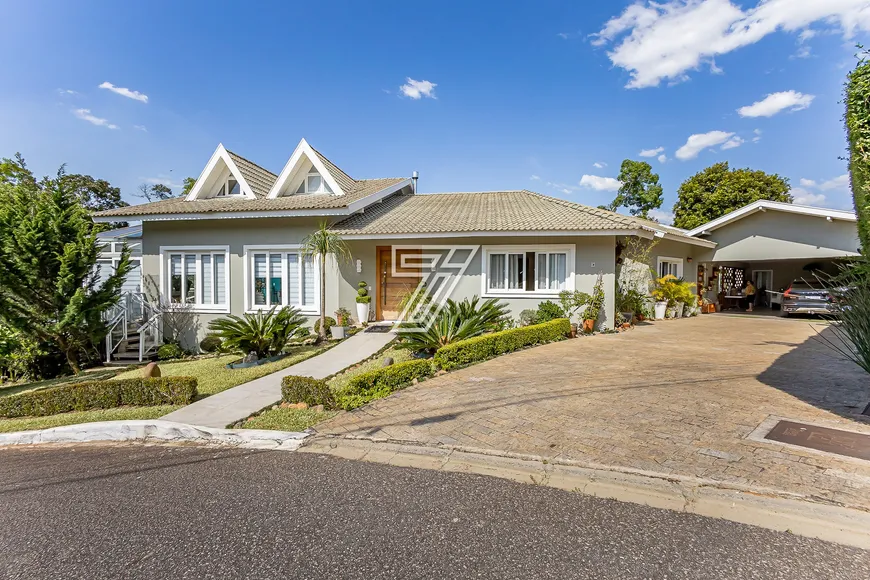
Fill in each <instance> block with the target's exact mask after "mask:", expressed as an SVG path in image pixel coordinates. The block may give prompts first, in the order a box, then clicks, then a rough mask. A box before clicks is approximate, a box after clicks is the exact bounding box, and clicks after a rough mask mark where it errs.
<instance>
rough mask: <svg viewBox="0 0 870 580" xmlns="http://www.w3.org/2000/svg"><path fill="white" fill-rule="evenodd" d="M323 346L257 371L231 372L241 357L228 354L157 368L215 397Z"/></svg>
mask: <svg viewBox="0 0 870 580" xmlns="http://www.w3.org/2000/svg"><path fill="white" fill-rule="evenodd" d="M326 348H327V347H323V346H299V347H295V348H294V349H293V352H292V353H291V354H290V356H287V357H285V358H282V359H281V360H279V361H275V362H273V363H267V364H264V365H260V366H258V367H249V368H246V369H228V368H226V365H227V364H228V363H231V362H235V361H237V360H239V355H237V354H228V355H222V356H218V357H208V358H199V359H194V360H189V361H185V360H181V361H176V362H166V363H161V362H158V363H157V364H158V365H159V366H160V374H161V376H164V377H179V376H184V377H196V379H197V391H199V397H200V398H201V397H203V396H208V395H214V394H215V393H220V392H221V391H225V390H227V389H229V388H232V387H235V386H237V385H241V384H242V383H246V382H248V381H252V380H254V379H258V378H260V377H263V376H266V375H268V374H271V373H274V372H275V371H280V370H282V369H286V368H287V367H289V366H291V365H295V364H296V363H300V362H302V361H304V360H305V359H308V358H311V357H312V356H314V355H316V354H319V353H321V352H323V351H324V350H326ZM141 372H142V371H141V369H133V370H129V371H127V372H125V373H122V374H120V375H118V376H117V377H116V378H118V379H130V378H135V377H138V376H141V374H140V373H141Z"/></svg>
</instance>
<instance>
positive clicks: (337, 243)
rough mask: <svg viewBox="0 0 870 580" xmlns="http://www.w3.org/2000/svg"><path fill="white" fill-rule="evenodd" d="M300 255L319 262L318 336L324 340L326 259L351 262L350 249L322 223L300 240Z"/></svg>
mask: <svg viewBox="0 0 870 580" xmlns="http://www.w3.org/2000/svg"><path fill="white" fill-rule="evenodd" d="M301 251H302V255H303V256H307V257H312V258H317V259H319V261H320V326H319V327H318V328H319V330H318V336H319V337H320V340H326V328H327V326H326V259H327V257H329V256H333V257H334V258H335V260H336V262H349V261H350V260H351V257H352V256H351V253H350V247H349V246H348V245H347V242H345V241H344V239H342V237H341V236H340V235H338V234H337V233H335V232H333V231H332V230H330V229H329V225H328V224H327V223H326V222H325V221H324V222H320V226H319V227H318V228H317V230H315V231H313V232H311V233H310V234H308V235H307V236H305V239H304V240H302V247H301Z"/></svg>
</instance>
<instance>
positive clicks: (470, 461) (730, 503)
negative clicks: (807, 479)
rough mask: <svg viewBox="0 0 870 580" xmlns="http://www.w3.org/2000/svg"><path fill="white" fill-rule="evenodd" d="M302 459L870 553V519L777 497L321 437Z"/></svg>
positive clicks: (608, 470) (522, 459) (571, 466)
mask: <svg viewBox="0 0 870 580" xmlns="http://www.w3.org/2000/svg"><path fill="white" fill-rule="evenodd" d="M299 451H300V452H306V453H318V454H322V455H330V456H334V457H340V458H344V459H354V460H359V461H370V462H374V463H385V464H388V465H395V466H399V467H414V468H419V469H432V470H441V471H452V472H460V473H474V474H477V475H489V476H492V477H500V478H502V479H509V480H513V481H517V482H520V483H531V484H534V485H545V486H548V487H555V488H558V489H563V490H566V491H577V492H580V493H583V494H586V495H591V496H595V497H602V498H608V499H615V500H619V501H626V502H631V503H637V504H642V505H647V506H651V507H655V508H662V509H669V510H673V511H679V512H685V513H691V514H697V515H701V516H707V517H714V518H722V519H726V520H730V521H733V522H738V523H742V524H749V525H753V526H759V527H763V528H768V529H771V530H777V531H787V532H791V533H794V534H798V535H801V536H808V537H812V538H818V539H821V540H825V541H828V542H835V543H838V544H845V545H849V546H855V547H858V548H863V549H870V513H868V512H865V511H861V510H857V509H851V508H848V507H844V506H840V505H833V504H827V503H819V502H817V501H810V500H809V498H808V497H805V496H800V495H797V494H789V493H785V492H781V491H777V490H770V489H758V488H754V489H753V488H740V487H735V486H730V485H728V484H724V483H722V482H717V481H713V480H702V479H699V478H692V477H681V476H672V475H667V474H657V473H651V472H641V471H627V470H619V469H617V468H614V467H608V466H590V465H580V464H579V463H578V462H561V461H560V462H554V461H552V460H547V459H545V458H542V457H537V456H531V455H513V456H509V454H505V453H501V452H498V451H493V450H483V449H480V450H477V449H475V450H471V449H467V448H466V449H461V448H457V447H452V448H451V447H446V446H438V447H431V446H430V447H427V446H420V445H418V444H413V443H404V442H386V441H374V440H368V439H349V438H332V437H323V436H319V437H316V438H311V439H308V440H306V441H305V442H303V444H302V446H301V447H300V448H299Z"/></svg>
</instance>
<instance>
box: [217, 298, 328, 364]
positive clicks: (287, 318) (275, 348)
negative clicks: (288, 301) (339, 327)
mask: <svg viewBox="0 0 870 580" xmlns="http://www.w3.org/2000/svg"><path fill="white" fill-rule="evenodd" d="M330 320H331V319H330ZM307 322H308V320H307V319H306V318H305V317H304V316H302V315H301V314H300V313H299V310H298V309H296V308H292V307H290V306H285V307H284V308H281V309H280V310H279V309H278V307H277V306H273V307H272V309H271V310H267V311H265V312H264V311H260V312H257V313H256V314H245V315H244V316H242V317H239V316H236V315H235V314H230V315H229V316H227V317H226V318H218V319H217V320H212V321H211V322H209V324H208V327H209V329H210V330H212V331H213V332H214V333H215V335H217V336H218V337H220V338H221V339H222V340H223V341H224V346H225V347H226V348H228V349H232V350H235V351H239V352H243V353H249V352H251V351H254V352H256V353H257V357H259V358H265V357H270V356H275V355H276V354H278V353H280V352H281V351H282V350H283V349H284V347H285V346H286V345H287V343H288V342H289V341H290V340H291V339H293V338H295V337H297V336H299V335H301V334H307V332H306V331H305V329H304V326H305V324H306V323H307ZM333 324H335V321H333Z"/></svg>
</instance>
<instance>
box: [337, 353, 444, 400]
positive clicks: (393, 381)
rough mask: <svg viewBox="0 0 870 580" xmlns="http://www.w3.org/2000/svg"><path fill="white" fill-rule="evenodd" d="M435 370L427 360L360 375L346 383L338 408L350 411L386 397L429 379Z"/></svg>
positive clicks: (394, 365) (403, 363)
mask: <svg viewBox="0 0 870 580" xmlns="http://www.w3.org/2000/svg"><path fill="white" fill-rule="evenodd" d="M433 372H435V369H434V368H432V361H431V360H428V359H417V360H409V361H406V362H401V363H396V364H393V365H390V366H387V367H384V368H381V369H377V370H374V371H369V372H367V373H361V374H359V375H357V376H355V377H353V378H352V379H350V381H348V383H347V386H346V387H345V388H344V389H343V390H342V391H341V393H339V395H338V406H339V407H341V408H342V409H345V410H347V411H350V410H351V409H356V408H357V407H362V406H363V405H365V404H366V403H368V402H369V401H373V400H375V399H382V398H384V397H388V396H389V395H390V394H391V393H393V392H394V391H398V390H400V389H403V388H405V387H407V386H408V385H409V384H411V382H412V381H413V380H414V379H422V378H425V377H429V376H431V375H432V373H433Z"/></svg>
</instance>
